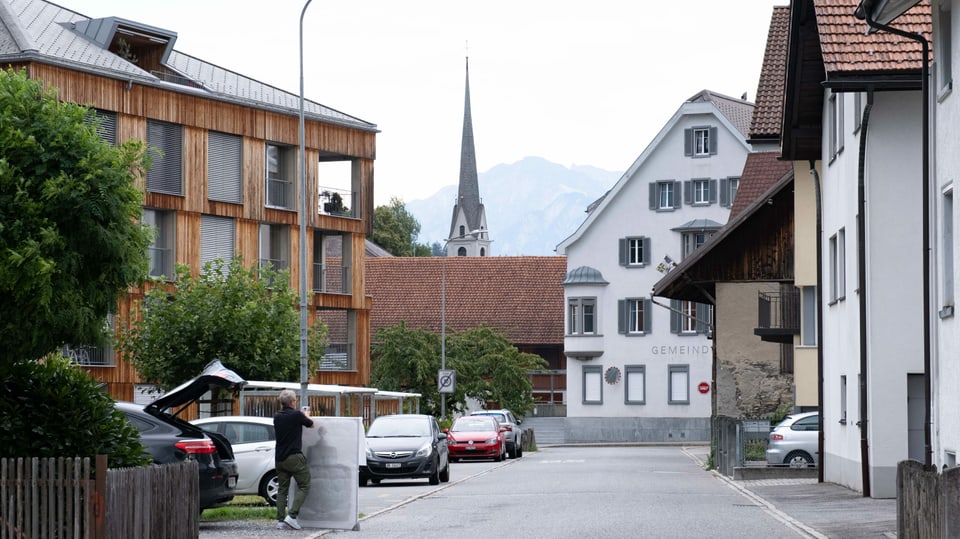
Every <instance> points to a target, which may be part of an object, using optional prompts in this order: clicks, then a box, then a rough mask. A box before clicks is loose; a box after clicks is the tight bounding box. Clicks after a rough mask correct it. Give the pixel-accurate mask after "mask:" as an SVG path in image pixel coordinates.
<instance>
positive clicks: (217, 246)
mask: <svg viewBox="0 0 960 539" xmlns="http://www.w3.org/2000/svg"><path fill="white" fill-rule="evenodd" d="M235 230H236V225H235V223H234V220H233V219H231V218H229V217H215V216H213V215H203V216H201V217H200V265H201V266H203V265H205V264H206V263H207V262H212V261H214V260H216V259H218V258H219V259H222V260H224V261H225V262H229V261H230V260H232V259H233V256H234V253H235V249H234V245H235V239H234V238H235V234H236V232H235Z"/></svg>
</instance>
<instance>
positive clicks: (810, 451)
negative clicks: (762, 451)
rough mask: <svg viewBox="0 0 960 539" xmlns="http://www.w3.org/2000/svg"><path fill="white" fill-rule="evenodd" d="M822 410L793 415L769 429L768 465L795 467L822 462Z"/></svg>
mask: <svg viewBox="0 0 960 539" xmlns="http://www.w3.org/2000/svg"><path fill="white" fill-rule="evenodd" d="M819 439H820V412H804V413H799V414H790V415H788V416H787V417H786V418H784V420H783V421H781V422H780V423H778V424H777V426H775V427H773V430H771V431H770V438H769V441H770V442H769V445H768V446H767V464H772V465H778V466H782V465H784V464H786V465H788V466H792V467H805V466H813V465H817V464H818V463H819V462H820V451H819V447H820V441H819Z"/></svg>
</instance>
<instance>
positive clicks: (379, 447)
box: [360, 414, 450, 487]
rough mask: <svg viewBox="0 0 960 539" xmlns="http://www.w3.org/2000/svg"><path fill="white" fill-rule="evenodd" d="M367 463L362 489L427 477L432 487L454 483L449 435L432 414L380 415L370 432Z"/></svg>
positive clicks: (362, 470)
mask: <svg viewBox="0 0 960 539" xmlns="http://www.w3.org/2000/svg"><path fill="white" fill-rule="evenodd" d="M366 440H367V463H366V465H361V466H360V486H361V487H363V486H366V485H367V481H372V482H373V484H378V483H380V481H381V480H382V479H407V478H418V477H426V478H428V479H429V480H430V484H431V485H437V484H439V483H440V482H441V481H443V482H444V483H446V482H447V481H449V480H450V458H449V455H448V453H447V435H446V433H443V432H441V431H440V425H438V424H437V420H436V419H435V418H434V417H433V416H430V415H423V414H397V415H385V416H380V417H378V418H376V419H374V420H373V423H371V424H370V428H369V429H367V438H366Z"/></svg>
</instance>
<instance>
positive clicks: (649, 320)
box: [643, 299, 653, 335]
mask: <svg viewBox="0 0 960 539" xmlns="http://www.w3.org/2000/svg"><path fill="white" fill-rule="evenodd" d="M651 330H653V302H652V301H650V300H649V299H644V300H643V332H644V333H646V334H648V335H649V334H650V331H651Z"/></svg>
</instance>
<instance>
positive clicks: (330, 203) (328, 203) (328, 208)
mask: <svg viewBox="0 0 960 539" xmlns="http://www.w3.org/2000/svg"><path fill="white" fill-rule="evenodd" d="M318 210H319V213H320V215H333V216H336V217H354V218H359V217H360V215H359V211H358V209H357V193H354V192H352V191H349V190H346V189H335V188H332V187H320V207H319V208H318Z"/></svg>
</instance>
